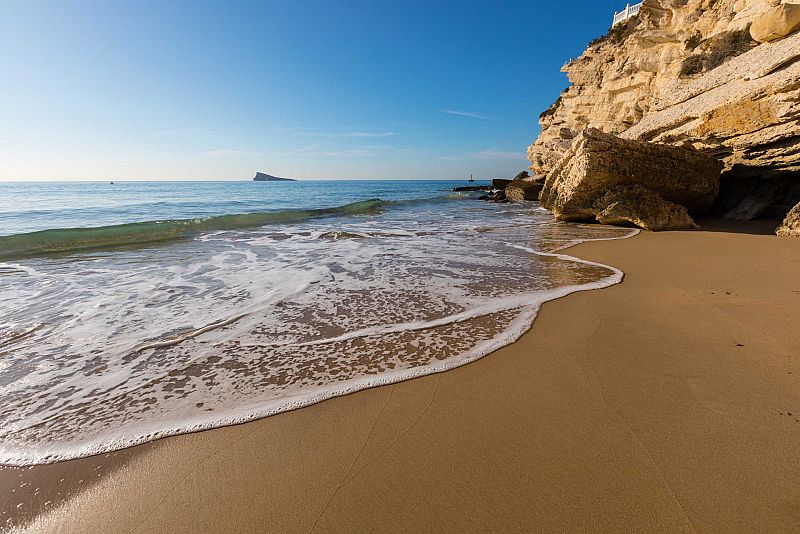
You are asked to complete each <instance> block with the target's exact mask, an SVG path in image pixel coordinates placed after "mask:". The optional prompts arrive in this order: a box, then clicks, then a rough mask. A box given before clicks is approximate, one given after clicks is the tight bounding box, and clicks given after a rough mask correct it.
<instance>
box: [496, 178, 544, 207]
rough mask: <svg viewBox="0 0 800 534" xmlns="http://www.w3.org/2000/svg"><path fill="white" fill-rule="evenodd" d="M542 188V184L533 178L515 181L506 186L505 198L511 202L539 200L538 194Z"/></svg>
mask: <svg viewBox="0 0 800 534" xmlns="http://www.w3.org/2000/svg"><path fill="white" fill-rule="evenodd" d="M542 187H543V184H542V182H541V181H540V180H536V179H535V178H523V179H520V180H517V179H515V180H512V181H511V183H510V184H508V185H507V186H506V189H505V191H506V198H507V199H508V200H510V201H512V202H521V201H523V200H539V193H540V192H541V191H542Z"/></svg>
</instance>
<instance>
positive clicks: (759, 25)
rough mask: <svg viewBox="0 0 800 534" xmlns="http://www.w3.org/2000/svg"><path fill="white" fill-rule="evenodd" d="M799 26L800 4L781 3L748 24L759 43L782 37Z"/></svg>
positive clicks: (751, 33)
mask: <svg viewBox="0 0 800 534" xmlns="http://www.w3.org/2000/svg"><path fill="white" fill-rule="evenodd" d="M799 28H800V4H781V5H779V6H775V7H772V8H770V9H769V10H768V11H766V12H765V13H763V14H762V15H760V16H759V17H758V18H757V19H756V20H755V21H753V24H752V25H751V26H750V35H751V36H752V37H753V39H755V40H756V41H758V42H759V43H766V42H767V41H775V40H776V39H782V38H784V37H786V36H787V35H790V34H791V33H794V32H795V31H796V30H797V29H799Z"/></svg>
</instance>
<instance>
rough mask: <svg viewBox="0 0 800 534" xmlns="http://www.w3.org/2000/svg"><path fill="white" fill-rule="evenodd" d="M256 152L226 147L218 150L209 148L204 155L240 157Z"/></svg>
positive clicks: (255, 154)
mask: <svg viewBox="0 0 800 534" xmlns="http://www.w3.org/2000/svg"><path fill="white" fill-rule="evenodd" d="M257 155H258V152H253V151H248V150H237V149H227V148H223V149H220V150H209V151H208V152H206V156H208V157H210V158H241V157H245V156H257Z"/></svg>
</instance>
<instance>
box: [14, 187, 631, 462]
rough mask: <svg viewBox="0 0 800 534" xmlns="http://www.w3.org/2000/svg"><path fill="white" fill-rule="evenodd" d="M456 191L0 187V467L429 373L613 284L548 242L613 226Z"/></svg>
mask: <svg viewBox="0 0 800 534" xmlns="http://www.w3.org/2000/svg"><path fill="white" fill-rule="evenodd" d="M479 183H480V182H479ZM463 185H468V184H467V183H466V182H464V181H459V182H455V181H297V182H116V183H109V182H70V183H68V182H50V183H44V182H38V183H0V464H3V465H11V466H25V465H34V464H43V463H52V462H57V461H61V460H67V459H71V458H78V457H83V456H88V455H92V454H98V453H104V452H109V451H113V450H117V449H121V448H124V447H129V446H133V445H136V444H140V443H144V442H147V441H150V440H154V439H157V438H160V437H164V436H170V435H175V434H181V433H187V432H194V431H198V430H204V429H210V428H214V427H220V426H224V425H230V424H235V423H241V422H245V421H249V420H253V419H256V418H261V417H266V416H269V415H272V414H276V413H280V412H284V411H287V410H292V409H296V408H300V407H302V406H307V405H309V404H312V403H316V402H320V401H323V400H325V399H327V398H330V397H334V396H337V395H343V394H347V393H351V392H355V391H358V390H361V389H364V388H368V387H373V386H377V385H381V384H391V383H394V382H398V381H401V380H407V379H411V378H414V377H418V376H422V375H427V374H431V373H438V372H442V371H446V370H448V369H451V368H454V367H457V366H460V365H463V364H466V363H469V362H471V361H474V360H476V359H478V358H481V357H483V356H485V355H487V354H489V353H491V352H493V351H495V350H497V349H498V348H500V347H503V346H504V345H508V344H510V343H513V342H514V341H516V340H517V339H518V338H519V337H520V336H521V335H522V334H523V333H524V332H525V331H526V330H527V329H528V328H529V327H530V326H531V324H532V323H533V321H534V319H535V317H536V314H537V311H538V310H539V308H540V306H541V305H542V304H543V303H544V302H546V301H548V300H552V299H555V298H559V297H562V296H565V295H567V294H569V293H572V292H575V291H583V290H590V289H597V288H602V287H606V286H609V285H611V284H615V283H617V282H619V281H621V279H622V276H623V274H622V272H621V271H619V270H618V269H616V268H614V267H612V266H607V265H601V264H598V263H594V262H590V261H586V260H582V259H578V258H575V257H572V256H570V255H569V253H568V252H567V251H564V249H565V248H567V247H569V246H571V245H574V244H577V243H580V242H583V241H588V240H601V239H602V240H605V239H620V238H624V237H629V236H630V235H632V233H633V231H631V230H627V229H621V228H611V227H604V226H600V225H579V224H568V223H561V222H555V221H554V220H553V217H552V215H551V214H550V213H549V212H547V211H546V210H544V209H543V208H541V207H540V206H539V205H538V204H537V203H535V202H525V203H512V204H494V203H488V202H482V201H479V200H477V199H476V197H477V196H479V195H481V193H456V192H453V188H454V187H456V186H463ZM530 357H531V358H535V357H536V354H535V351H534V352H533V353H532V354H531V355H530ZM501 364H502V362H501Z"/></svg>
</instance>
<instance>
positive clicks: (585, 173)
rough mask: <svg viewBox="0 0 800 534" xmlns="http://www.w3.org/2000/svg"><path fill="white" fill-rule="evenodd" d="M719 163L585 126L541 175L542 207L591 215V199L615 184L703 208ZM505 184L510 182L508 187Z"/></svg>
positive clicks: (570, 216) (560, 214) (567, 217)
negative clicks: (550, 169) (542, 181)
mask: <svg viewBox="0 0 800 534" xmlns="http://www.w3.org/2000/svg"><path fill="white" fill-rule="evenodd" d="M721 170H722V164H721V163H720V162H719V161H718V160H716V159H715V158H713V157H711V156H708V155H706V154H704V153H702V152H699V151H697V150H695V149H693V148H689V147H676V146H669V145H662V144H655V143H644V142H640V141H634V140H631V139H622V138H620V137H617V136H615V135H612V134H606V133H603V132H601V131H599V130H596V129H593V128H589V129H586V130H584V131H583V132H581V133H580V134H579V135H578V136H577V137H576V138H575V140H574V142H573V144H572V147H571V148H570V150H569V152H568V153H567V155H566V156H564V158H562V159H561V161H560V162H559V163H558V164H556V166H555V167H554V168H553V170H552V172H551V173H550V174H548V175H547V179H546V181H545V184H544V188H543V190H542V192H541V195H540V199H539V200H540V202H541V204H542V206H544V207H545V208H548V209H550V210H551V211H553V214H554V215H555V217H556V219H559V220H564V221H585V220H591V219H594V218H595V216H596V214H597V210H596V208H595V202H596V201H597V199H599V198H600V197H601V196H603V195H604V194H605V193H606V192H607V191H609V190H610V189H613V188H614V187H617V186H620V185H641V186H643V187H646V188H647V189H650V190H651V191H654V192H656V193H658V195H659V196H660V197H661V198H662V199H664V200H666V201H669V202H673V203H676V204H680V205H682V206H685V207H686V208H687V209H688V210H689V212H692V213H704V212H707V211H708V210H709V209H710V208H711V205H712V204H713V202H714V198H715V197H716V195H717V192H718V190H719V175H720V171H721ZM509 187H510V186H509Z"/></svg>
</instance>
